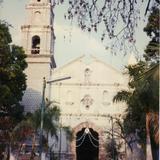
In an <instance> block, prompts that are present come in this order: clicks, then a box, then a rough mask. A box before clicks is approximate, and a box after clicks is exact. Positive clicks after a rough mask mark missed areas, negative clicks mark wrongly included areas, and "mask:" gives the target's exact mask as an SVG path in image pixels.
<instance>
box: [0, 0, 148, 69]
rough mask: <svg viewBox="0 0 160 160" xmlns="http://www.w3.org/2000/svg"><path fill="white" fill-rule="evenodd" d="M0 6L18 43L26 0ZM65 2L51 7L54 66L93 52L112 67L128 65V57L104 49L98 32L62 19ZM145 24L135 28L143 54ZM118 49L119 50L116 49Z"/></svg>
mask: <svg viewBox="0 0 160 160" xmlns="http://www.w3.org/2000/svg"><path fill="white" fill-rule="evenodd" d="M3 1H4V2H3V3H2V4H1V6H0V19H3V20H6V21H7V22H8V23H9V24H11V25H12V27H11V28H10V32H11V35H12V39H13V43H14V44H18V45H21V30H20V27H21V25H23V24H25V16H26V13H25V5H26V4H27V2H28V1H29V0H3ZM66 9H67V8H66V5H65V4H63V5H59V6H56V7H55V9H54V13H55V20H54V29H55V36H56V41H55V51H54V52H55V60H56V64H57V67H60V66H62V65H64V64H66V63H68V62H69V61H71V60H73V59H75V58H77V57H80V56H82V55H86V56H89V55H94V56H96V57H97V58H99V59H101V60H103V61H104V62H106V63H108V64H110V65H112V67H114V68H116V69H118V70H122V69H123V68H124V66H125V65H127V62H128V59H129V56H130V54H131V53H129V54H128V55H126V56H124V55H122V54H117V55H112V54H111V51H110V49H107V50H106V49H105V44H103V43H102V42H101V41H100V38H98V37H100V35H97V34H96V33H87V32H83V31H81V30H80V29H79V28H78V26H77V25H76V24H72V25H71V23H70V22H69V21H67V20H65V19H64V13H65V11H66ZM144 26H145V23H144V21H143V20H142V21H141V22H140V23H139V27H138V28H137V30H136V41H137V42H136V46H137V49H138V51H139V52H140V53H143V51H144V49H145V46H146V45H147V43H148V40H149V39H148V37H147V36H146V34H145V33H144V32H143V27H144ZM117 52H118V51H117Z"/></svg>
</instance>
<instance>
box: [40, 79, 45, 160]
mask: <svg viewBox="0 0 160 160" xmlns="http://www.w3.org/2000/svg"><path fill="white" fill-rule="evenodd" d="M45 89H46V80H45V77H44V78H43V89H42V103H41V126H40V127H41V128H40V158H41V159H42V152H43V142H42V141H43V115H44V107H45Z"/></svg>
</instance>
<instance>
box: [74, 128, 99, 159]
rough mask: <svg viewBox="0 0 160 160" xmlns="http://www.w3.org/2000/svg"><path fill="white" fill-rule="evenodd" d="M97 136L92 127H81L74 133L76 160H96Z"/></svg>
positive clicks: (97, 151) (97, 150) (97, 149)
mask: <svg viewBox="0 0 160 160" xmlns="http://www.w3.org/2000/svg"><path fill="white" fill-rule="evenodd" d="M98 154H99V137H98V133H97V132H96V131H94V130H93V129H92V128H88V127H87V128H82V130H81V131H79V132H78V133H77V134H76V155H77V156H76V157H77V160H98Z"/></svg>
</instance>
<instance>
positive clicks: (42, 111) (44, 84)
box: [39, 77, 71, 160]
mask: <svg viewBox="0 0 160 160" xmlns="http://www.w3.org/2000/svg"><path fill="white" fill-rule="evenodd" d="M67 79H71V77H63V78H58V79H55V80H50V81H46V80H45V77H44V78H43V89H42V102H41V126H40V154H39V156H40V159H41V160H42V152H43V142H42V140H43V121H44V109H45V89H46V84H51V83H54V82H58V81H63V80H67Z"/></svg>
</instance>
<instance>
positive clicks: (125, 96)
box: [113, 90, 132, 103]
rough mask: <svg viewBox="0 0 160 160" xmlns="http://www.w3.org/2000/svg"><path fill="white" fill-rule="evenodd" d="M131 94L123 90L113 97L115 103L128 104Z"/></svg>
mask: <svg viewBox="0 0 160 160" xmlns="http://www.w3.org/2000/svg"><path fill="white" fill-rule="evenodd" d="M131 95H132V93H131V92H129V91H125V90H122V91H120V92H118V93H117V94H116V95H115V96H114V97H113V102H116V103H117V102H128V100H129V97H130V96H131Z"/></svg>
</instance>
